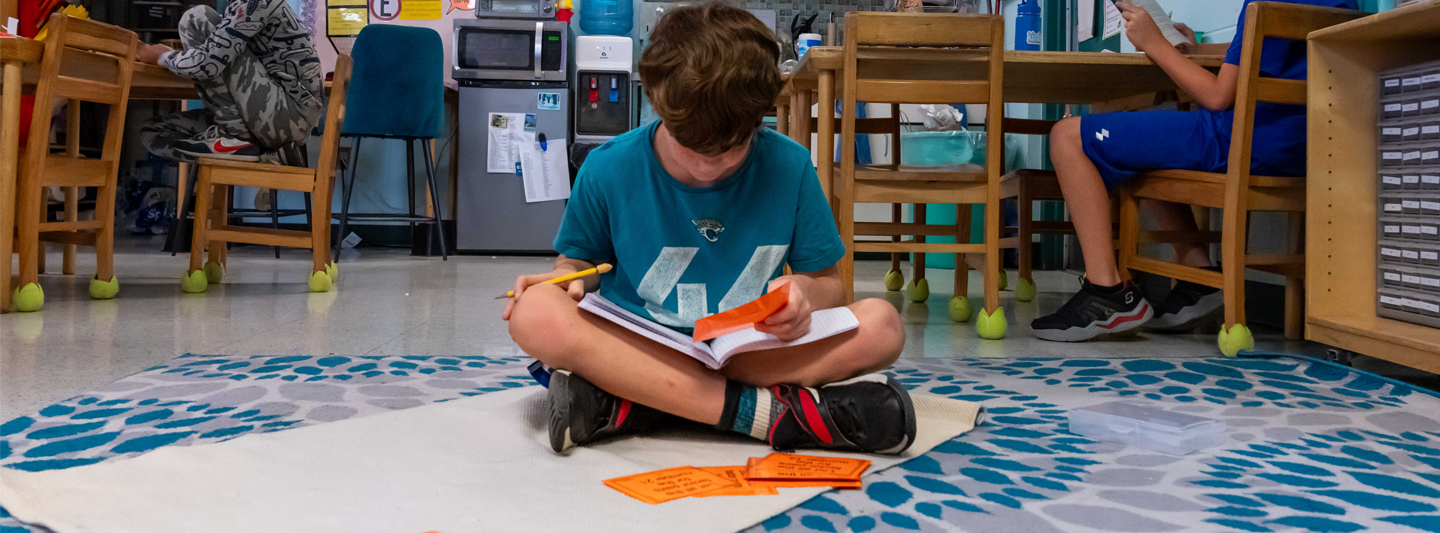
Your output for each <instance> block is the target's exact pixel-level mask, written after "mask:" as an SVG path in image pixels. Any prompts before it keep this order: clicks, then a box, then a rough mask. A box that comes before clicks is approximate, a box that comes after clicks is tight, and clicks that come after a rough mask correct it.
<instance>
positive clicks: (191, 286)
mask: <svg viewBox="0 0 1440 533" xmlns="http://www.w3.org/2000/svg"><path fill="white" fill-rule="evenodd" d="M209 286H210V282H209V281H208V280H207V279H206V277H205V271H204V270H203V269H202V270H196V271H194V272H186V273H185V274H183V275H181V276H180V290H182V291H185V292H188V293H190V294H199V293H202V292H205V289H206V288H207V287H209Z"/></svg>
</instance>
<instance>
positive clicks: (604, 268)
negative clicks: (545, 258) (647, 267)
mask: <svg viewBox="0 0 1440 533" xmlns="http://www.w3.org/2000/svg"><path fill="white" fill-rule="evenodd" d="M611 268H614V267H612V266H610V263H601V264H600V266H597V267H595V268H592V269H589V270H581V271H579V272H576V273H574V274H566V275H564V276H560V277H558V278H555V279H552V280H549V281H546V282H545V283H551V284H554V283H565V282H567V281H570V280H572V279H580V278H583V277H585V276H591V275H595V274H604V273H606V272H609V271H610V269H611ZM514 296H515V291H510V292H507V293H505V295H504V296H496V297H495V299H496V300H500V299H503V298H513V297H514Z"/></svg>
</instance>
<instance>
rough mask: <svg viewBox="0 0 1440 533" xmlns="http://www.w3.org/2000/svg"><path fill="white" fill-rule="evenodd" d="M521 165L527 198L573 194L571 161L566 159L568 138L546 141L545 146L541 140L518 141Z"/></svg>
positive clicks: (544, 199) (541, 199)
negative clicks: (541, 147) (542, 146)
mask: <svg viewBox="0 0 1440 533" xmlns="http://www.w3.org/2000/svg"><path fill="white" fill-rule="evenodd" d="M517 145H518V146H519V149H520V169H521V174H522V177H523V179H524V180H525V201H526V202H532V203H533V202H548V201H552V200H564V199H567V198H569V197H570V163H569V161H568V160H567V159H566V157H565V154H566V153H567V152H566V151H565V140H564V139H558V140H554V141H546V142H545V149H544V150H541V149H540V143H538V142H523V143H518V144H517Z"/></svg>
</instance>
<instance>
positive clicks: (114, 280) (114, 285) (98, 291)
mask: <svg viewBox="0 0 1440 533" xmlns="http://www.w3.org/2000/svg"><path fill="white" fill-rule="evenodd" d="M117 294H120V278H118V277H115V276H110V281H100V279H99V278H90V297H91V298H94V299H96V300H109V299H111V298H114V297H115V295H117Z"/></svg>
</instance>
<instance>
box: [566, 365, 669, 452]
mask: <svg viewBox="0 0 1440 533" xmlns="http://www.w3.org/2000/svg"><path fill="white" fill-rule="evenodd" d="M546 399H547V400H548V401H549V408H550V447H551V448H554V449H555V451H556V452H558V453H564V452H565V451H566V450H569V449H570V448H574V447H575V446H576V445H580V444H587V443H590V442H594V441H597V440H600V439H604V438H607V437H613V436H617V435H626V434H631V433H639V432H642V431H645V430H647V429H649V428H651V427H652V426H654V425H655V424H656V423H657V422H659V421H660V420H661V419H663V418H664V417H665V413H662V412H660V411H656V410H654V409H651V408H649V407H645V406H643V405H640V404H638V403H634V402H631V401H630V400H626V399H623V398H620V397H617V396H615V395H614V394H610V393H608V392H605V391H603V390H601V389H600V387H596V386H595V385H594V384H591V383H590V382H589V381H586V380H585V378H582V377H580V376H578V375H576V374H574V373H572V372H570V371H568V370H559V369H556V370H554V371H553V372H551V374H550V388H549V391H548V392H547V395H546Z"/></svg>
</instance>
